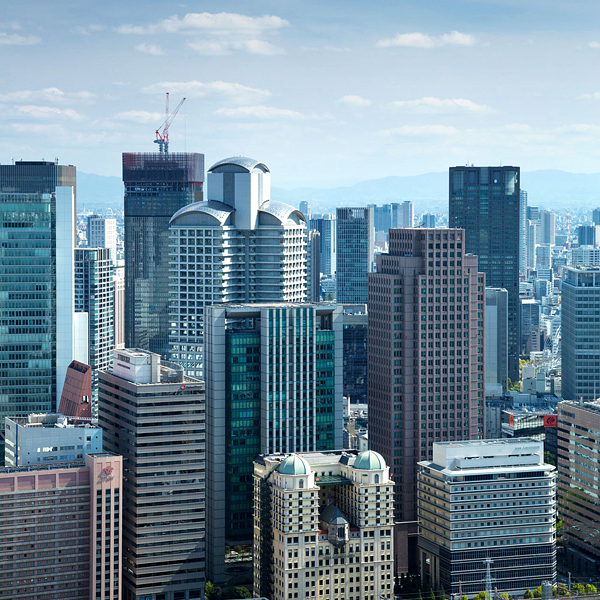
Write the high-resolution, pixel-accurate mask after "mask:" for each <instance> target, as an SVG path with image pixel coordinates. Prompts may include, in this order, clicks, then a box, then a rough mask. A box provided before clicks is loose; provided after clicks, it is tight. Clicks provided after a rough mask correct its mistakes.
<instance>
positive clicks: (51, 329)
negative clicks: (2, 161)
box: [0, 161, 76, 464]
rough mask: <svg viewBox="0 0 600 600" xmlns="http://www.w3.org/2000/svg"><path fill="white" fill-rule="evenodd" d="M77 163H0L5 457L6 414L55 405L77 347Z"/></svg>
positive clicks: (0, 388)
mask: <svg viewBox="0 0 600 600" xmlns="http://www.w3.org/2000/svg"><path fill="white" fill-rule="evenodd" d="M75 178H76V175H75V167H72V166H62V165H58V164H55V163H53V162H29V161H17V162H16V163H15V164H14V165H0V314H1V315H2V320H3V322H2V325H3V327H2V328H0V428H1V429H0V464H1V463H2V460H3V456H2V455H3V451H4V438H3V431H4V417H6V416H16V417H25V416H27V415H28V414H30V413H32V412H51V411H54V410H56V406H57V403H58V400H59V399H60V396H61V392H62V384H63V382H64V379H65V373H66V370H67V367H68V365H69V364H70V362H71V361H72V360H73V358H74V352H75V339H76V333H75V326H74V323H75V319H74V311H75V304H74V297H73V277H74V264H73V261H74V248H75V216H76V209H75Z"/></svg>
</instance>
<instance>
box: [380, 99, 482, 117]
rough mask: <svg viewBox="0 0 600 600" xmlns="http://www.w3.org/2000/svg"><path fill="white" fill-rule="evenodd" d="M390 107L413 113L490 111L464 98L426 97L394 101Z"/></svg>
mask: <svg viewBox="0 0 600 600" xmlns="http://www.w3.org/2000/svg"><path fill="white" fill-rule="evenodd" d="M391 105H392V106H393V107H394V108H399V109H404V110H410V111H413V112H429V113H440V112H455V111H461V110H466V111H469V112H479V113H484V112H491V111H492V109H491V108H490V107H489V106H486V105H485V104H476V103H475V102H472V101H471V100H467V99H466V98H433V97H430V96H427V97H425V98H419V99H418V100H396V101H395V102H392V103H391Z"/></svg>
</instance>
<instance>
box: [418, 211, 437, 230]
mask: <svg viewBox="0 0 600 600" xmlns="http://www.w3.org/2000/svg"><path fill="white" fill-rule="evenodd" d="M421 221H422V225H423V227H426V228H427V229H434V228H435V215H432V214H430V213H426V214H424V215H423V218H422V219H421Z"/></svg>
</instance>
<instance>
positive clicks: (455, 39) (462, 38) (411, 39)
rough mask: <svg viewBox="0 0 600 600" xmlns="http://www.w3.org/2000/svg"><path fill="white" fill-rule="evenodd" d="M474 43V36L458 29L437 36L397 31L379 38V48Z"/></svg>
mask: <svg viewBox="0 0 600 600" xmlns="http://www.w3.org/2000/svg"><path fill="white" fill-rule="evenodd" d="M475 43H476V40H475V38H474V37H473V36H472V35H470V34H468V33H461V32H460V31H451V32H450V33H444V34H443V35H439V36H432V35H429V34H427V33H420V32H418V31H416V32H414V33H399V34H397V35H396V36H395V37H393V38H386V39H383V40H379V41H378V42H377V46H378V47H379V48H397V47H402V48H439V47H441V46H473V45H474V44H475Z"/></svg>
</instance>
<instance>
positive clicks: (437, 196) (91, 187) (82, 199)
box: [77, 170, 600, 213]
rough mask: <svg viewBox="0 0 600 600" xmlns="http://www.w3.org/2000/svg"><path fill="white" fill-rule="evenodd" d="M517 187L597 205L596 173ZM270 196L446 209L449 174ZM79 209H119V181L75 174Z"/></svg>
mask: <svg viewBox="0 0 600 600" xmlns="http://www.w3.org/2000/svg"><path fill="white" fill-rule="evenodd" d="M521 187H522V188H523V189H524V190H527V193H528V203H529V204H530V205H532V206H541V207H544V208H551V209H554V210H557V211H558V210H560V209H563V208H587V209H591V208H596V207H598V206H600V173H590V174H588V173H567V172H566V171H556V170H546V171H531V172H529V173H526V172H524V173H522V174H521ZM271 195H272V198H273V200H278V201H280V202H287V203H288V204H291V205H293V206H298V204H299V203H300V202H302V201H303V200H306V201H308V202H310V204H311V209H312V211H313V212H328V211H332V210H334V209H335V208H336V207H337V206H359V205H364V204H387V203H389V202H403V201H404V200H412V201H414V203H415V211H416V212H417V213H420V212H434V213H445V212H447V210H448V173H425V174H423V175H410V176H390V177H383V178H382V179H370V180H367V181H361V182H359V183H356V184H354V185H351V186H347V187H336V188H298V189H294V190H286V189H283V188H273V189H272V194H271ZM77 205H78V210H83V209H90V210H101V209H106V208H109V207H112V208H113V209H115V210H119V209H122V207H123V182H122V181H121V179H120V178H118V177H105V176H102V175H94V174H92V173H82V172H78V173H77Z"/></svg>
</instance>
